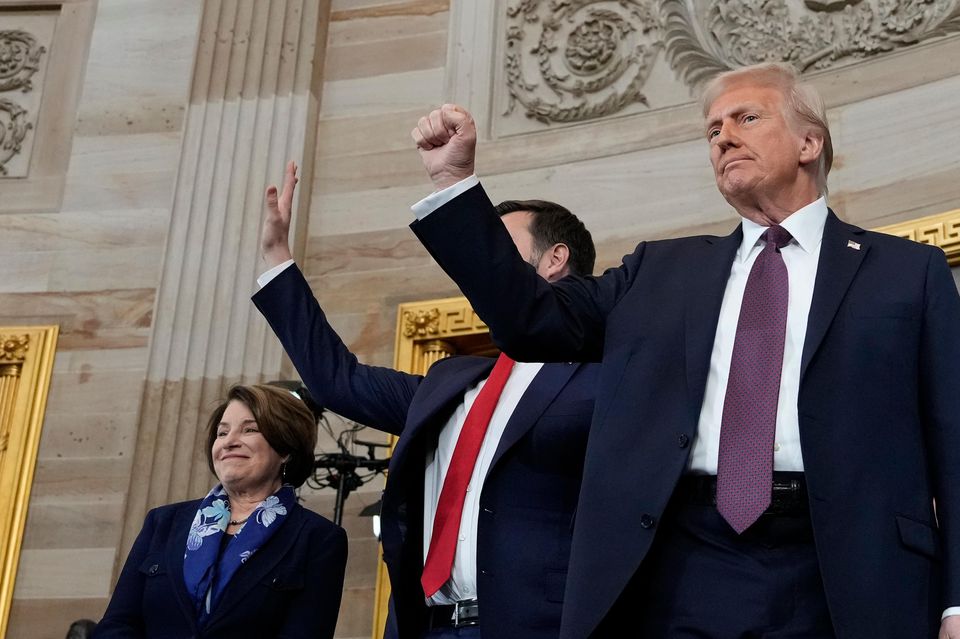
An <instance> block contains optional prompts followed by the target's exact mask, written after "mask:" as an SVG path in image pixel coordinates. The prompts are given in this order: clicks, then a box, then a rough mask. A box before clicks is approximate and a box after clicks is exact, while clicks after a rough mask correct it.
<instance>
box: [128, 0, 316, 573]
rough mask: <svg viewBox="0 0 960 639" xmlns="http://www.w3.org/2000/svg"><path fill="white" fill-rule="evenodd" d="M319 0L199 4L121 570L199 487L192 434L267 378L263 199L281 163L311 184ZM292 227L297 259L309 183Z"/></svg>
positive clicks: (274, 370) (271, 367)
mask: <svg viewBox="0 0 960 639" xmlns="http://www.w3.org/2000/svg"><path fill="white" fill-rule="evenodd" d="M329 12H330V7H329V0H270V1H269V2H264V1H263V0H205V2H204V5H203V14H202V18H201V20H202V21H201V25H200V34H199V42H198V46H197V52H196V58H195V64H194V70H193V79H192V84H191V89H190V102H189V105H188V106H187V114H186V120H185V124H184V131H183V141H182V146H181V152H180V161H179V171H178V177H177V180H176V184H175V187H174V194H173V203H172V210H171V217H170V227H169V230H168V234H167V244H166V249H165V255H164V262H163V266H162V270H161V279H160V283H159V288H158V292H157V299H156V305H155V319H154V325H153V334H152V339H151V344H150V360H149V366H148V372H147V380H146V385H145V389H144V395H143V399H142V402H141V413H140V419H139V428H138V432H137V444H136V451H135V457H134V464H133V471H132V475H131V481H130V490H129V493H128V497H127V505H126V516H125V520H124V531H123V539H122V543H121V547H120V549H119V561H118V564H119V563H120V562H122V560H123V557H124V556H125V555H126V552H127V550H128V549H129V548H130V546H131V545H132V543H133V540H134V539H135V537H136V534H137V532H138V531H139V529H140V526H141V523H142V521H143V516H144V515H145V514H146V511H147V510H148V509H149V508H152V507H154V506H157V505H159V504H164V503H169V502H173V501H178V500H183V499H189V498H195V497H199V496H202V495H203V494H204V493H205V492H206V491H207V489H208V488H209V486H210V484H211V477H210V475H209V471H208V470H207V466H206V462H205V459H204V456H203V452H202V447H203V427H204V425H205V423H206V418H207V416H208V415H209V413H210V410H211V409H212V408H213V407H214V406H215V403H216V401H217V399H218V398H220V397H222V395H223V393H224V391H225V389H226V388H227V387H228V386H229V385H230V384H233V383H236V382H244V383H252V382H258V381H266V380H268V379H269V378H275V377H277V375H278V373H279V371H280V363H281V356H282V351H281V349H280V347H279V345H278V343H277V342H276V340H275V339H274V338H273V336H272V333H270V332H269V329H268V327H267V326H266V323H265V322H264V321H263V320H262V318H260V316H259V314H258V313H257V311H256V309H255V308H254V307H253V305H252V304H251V303H250V295H251V293H252V292H253V288H254V286H255V279H256V276H257V274H258V270H259V269H260V268H261V266H260V259H259V251H258V236H259V227H260V221H261V216H262V210H263V193H264V190H265V188H266V185H267V184H269V183H279V181H280V179H281V177H282V171H283V167H284V164H285V162H286V160H288V159H294V160H296V161H297V163H298V164H299V165H300V166H301V167H302V183H303V184H307V185H309V184H310V178H311V175H312V164H313V161H312V160H313V155H314V154H313V145H314V140H315V131H316V121H317V114H318V108H319V105H318V97H317V96H319V94H320V90H319V89H320V81H321V75H322V69H323V55H324V49H325V43H326V32H327V22H328V19H329ZM298 197H299V201H298V202H297V203H296V211H297V215H296V218H295V221H294V227H295V228H294V242H295V245H299V246H295V249H297V250H295V254H301V255H302V244H303V241H304V238H305V235H306V233H305V222H306V212H307V210H308V208H309V206H308V205H309V202H308V199H309V188H306V189H302V190H301V191H300V193H299V196H298Z"/></svg>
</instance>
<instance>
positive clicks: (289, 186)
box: [260, 160, 297, 268]
mask: <svg viewBox="0 0 960 639" xmlns="http://www.w3.org/2000/svg"><path fill="white" fill-rule="evenodd" d="M296 188H297V165H296V164H295V163H294V162H293V160H290V161H289V162H287V170H286V171H285V172H284V175H283V191H282V192H281V193H280V194H279V196H278V195H277V187H276V186H274V185H272V184H271V185H270V186H268V187H267V195H266V199H267V214H266V216H265V217H264V218H263V229H262V231H261V232H260V252H261V253H262V254H263V260H264V261H265V262H266V263H267V266H268V267H269V268H273V267H274V266H278V265H280V264H283V263H284V262H286V261H287V260H289V259H292V258H293V255H292V254H291V253H290V240H289V235H290V216H291V210H292V208H293V192H294V190H296Z"/></svg>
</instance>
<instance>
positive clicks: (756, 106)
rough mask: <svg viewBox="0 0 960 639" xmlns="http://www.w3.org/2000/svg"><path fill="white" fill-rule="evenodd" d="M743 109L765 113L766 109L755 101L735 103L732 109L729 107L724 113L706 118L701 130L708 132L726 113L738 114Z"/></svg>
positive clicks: (743, 110) (742, 111)
mask: <svg viewBox="0 0 960 639" xmlns="http://www.w3.org/2000/svg"><path fill="white" fill-rule="evenodd" d="M745 111H757V112H764V113H765V112H766V109H765V108H764V107H763V105H761V104H758V103H756V102H747V103H745V104H738V105H736V106H735V107H733V108H732V109H730V110H729V111H727V112H725V113H721V114H718V115H716V116H714V117H713V118H711V119H708V120H707V125H706V127H705V128H704V130H703V132H704V133H709V132H710V129H712V128H713V127H714V126H716V125H717V123H718V122H721V121H723V119H724V118H725V117H727V116H728V115H740V114H742V113H744V112H745Z"/></svg>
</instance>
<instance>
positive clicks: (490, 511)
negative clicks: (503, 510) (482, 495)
mask: <svg viewBox="0 0 960 639" xmlns="http://www.w3.org/2000/svg"><path fill="white" fill-rule="evenodd" d="M483 512H485V513H486V514H488V515H492V514H493V511H492V510H490V509H489V508H486V507H484V508H483Z"/></svg>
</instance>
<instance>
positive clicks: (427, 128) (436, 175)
mask: <svg viewBox="0 0 960 639" xmlns="http://www.w3.org/2000/svg"><path fill="white" fill-rule="evenodd" d="M410 136H411V137H412V138H413V141H414V142H416V143H417V151H419V152H420V158H421V159H422V160H423V167H424V168H425V169H426V170H427V173H429V174H430V179H431V180H432V181H433V186H434V188H435V189H437V190H438V191H439V190H440V189H445V188H447V187H448V186H452V185H454V184H456V183H457V182H459V181H460V180H462V179H464V178H467V177H470V176H471V175H473V172H474V169H473V164H474V157H475V154H476V147H477V125H476V124H474V122H473V117H472V116H471V115H470V114H469V113H467V111H466V110H464V109H463V108H461V107H459V106H457V105H456V104H444V105H443V106H442V107H440V108H439V109H434V110H433V111H431V112H430V115H427V116H426V117H422V118H420V121H419V122H417V126H416V128H415V129H413V131H411V132H410Z"/></svg>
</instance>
